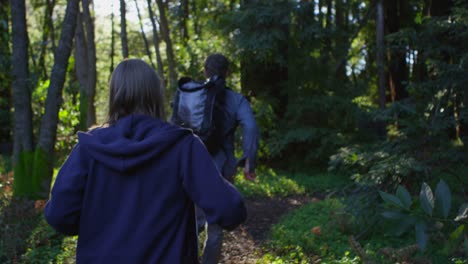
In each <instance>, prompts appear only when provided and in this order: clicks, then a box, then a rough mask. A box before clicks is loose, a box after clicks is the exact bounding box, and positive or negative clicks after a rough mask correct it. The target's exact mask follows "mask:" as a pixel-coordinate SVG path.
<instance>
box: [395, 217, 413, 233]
mask: <svg viewBox="0 0 468 264" xmlns="http://www.w3.org/2000/svg"><path fill="white" fill-rule="evenodd" d="M415 223H416V218H414V217H411V216H410V217H405V218H403V219H402V220H400V221H399V222H398V223H397V224H396V226H395V227H394V228H393V233H394V234H395V235H396V236H401V235H403V234H404V233H406V232H407V231H408V230H409V229H410V227H412V226H413V225H414V224H415Z"/></svg>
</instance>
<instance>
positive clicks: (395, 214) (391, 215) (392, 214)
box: [382, 211, 406, 220]
mask: <svg viewBox="0 0 468 264" xmlns="http://www.w3.org/2000/svg"><path fill="white" fill-rule="evenodd" d="M382 216H383V217H385V218H387V219H393V220H400V219H402V218H403V217H405V216H406V215H404V214H402V213H401V212H399V211H385V212H383V213H382Z"/></svg>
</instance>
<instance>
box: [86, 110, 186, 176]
mask: <svg viewBox="0 0 468 264" xmlns="http://www.w3.org/2000/svg"><path fill="white" fill-rule="evenodd" d="M190 134H192V132H191V131H190V130H188V129H184V128H180V127H177V126H173V125H170V124H168V123H166V122H163V121H161V120H158V119H156V118H153V117H150V116H144V115H129V116H126V117H123V118H121V119H119V120H118V121H117V122H116V123H115V124H113V125H110V126H109V127H102V128H97V129H94V130H92V131H90V132H87V133H83V132H80V133H78V140H79V144H80V146H81V149H82V152H84V153H86V154H85V156H90V157H91V158H93V159H95V160H97V161H98V162H100V163H102V164H103V165H105V166H107V167H109V168H111V169H114V170H117V171H120V172H127V171H130V170H132V169H134V168H136V167H138V166H141V165H143V164H145V163H147V162H150V161H153V160H154V159H155V158H157V157H158V156H159V155H161V154H163V153H165V152H166V151H167V150H168V149H170V148H171V147H172V146H173V145H175V144H176V143H177V142H180V141H181V140H182V138H184V137H186V136H188V135H190Z"/></svg>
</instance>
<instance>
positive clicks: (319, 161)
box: [0, 0, 468, 196]
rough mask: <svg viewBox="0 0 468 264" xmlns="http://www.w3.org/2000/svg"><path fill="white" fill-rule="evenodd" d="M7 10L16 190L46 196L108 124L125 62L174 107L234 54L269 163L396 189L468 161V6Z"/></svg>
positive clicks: (165, 4) (378, 2)
mask: <svg viewBox="0 0 468 264" xmlns="http://www.w3.org/2000/svg"><path fill="white" fill-rule="evenodd" d="M0 7H1V8H0V12H1V16H0V31H1V32H0V38H2V42H3V43H8V45H2V46H1V48H0V68H1V69H0V94H1V100H0V117H1V119H0V122H1V124H0V150H1V151H2V153H5V154H8V155H12V157H13V158H12V163H13V168H14V171H15V192H16V193H17V194H18V195H39V196H41V195H44V194H46V193H48V190H49V188H50V187H49V183H50V180H51V176H52V168H53V167H54V166H57V165H59V164H60V163H61V162H62V161H63V158H64V156H65V155H66V153H68V151H69V150H70V149H71V148H72V147H73V145H74V143H75V141H76V137H75V136H74V135H75V133H76V132H77V131H78V130H86V129H88V128H89V127H91V126H93V125H95V124H102V123H103V122H105V119H106V113H107V112H106V111H107V106H106V104H107V101H106V100H107V93H108V80H109V77H110V74H111V72H112V71H113V69H114V67H115V66H116V64H117V63H118V62H119V61H121V60H122V59H124V58H126V57H136V58H142V59H144V60H145V61H147V62H149V63H150V64H151V65H152V66H153V67H154V68H155V70H156V71H157V72H158V73H159V74H160V75H161V76H162V78H163V80H164V83H165V87H166V99H167V100H168V101H169V100H171V97H172V95H173V92H174V91H175V88H176V87H175V86H176V82H177V79H178V78H179V77H181V76H192V77H194V78H196V79H202V66H203V60H204V58H205V57H206V56H207V55H208V54H210V53H213V52H221V53H224V54H225V55H226V56H227V57H229V58H230V59H231V70H230V72H231V75H230V78H229V79H228V84H229V86H230V87H232V88H233V89H235V90H238V91H241V92H242V93H244V94H245V95H246V96H247V97H248V99H249V100H250V101H251V103H252V105H253V108H254V111H255V114H256V117H257V121H258V123H259V125H260V128H261V136H262V140H261V153H260V157H259V159H260V164H264V165H267V166H275V167H278V168H283V169H293V170H304V169H308V168H314V167H321V168H326V167H329V169H334V170H341V169H344V170H346V171H347V173H348V174H349V175H350V176H352V177H354V179H355V180H356V181H358V182H367V183H372V184H380V185H384V186H387V187H388V186H395V184H400V183H405V184H408V185H410V186H415V187H416V186H419V183H420V182H421V181H423V180H427V179H431V177H432V178H434V180H435V175H438V173H439V172H441V171H448V172H451V171H453V169H454V168H460V167H463V166H466V165H467V164H466V144H467V136H468V119H467V118H468V110H467V105H468V101H467V100H468V95H467V89H466V87H467V84H468V75H467V74H466V73H467V69H468V63H467V62H468V50H467V49H468V46H467V45H466V43H468V30H467V29H468V28H467V26H468V9H467V8H468V6H467V3H466V1H461V0H460V1H459V0H452V1H446V0H432V1H426V0H398V1H393V0H366V1H355V0H301V1H295V0H289V1H288V0H275V1H266V0H265V1H263V0H241V1H236V0H224V1H214V0H197V1H188V0H180V1H175V0H155V1H152V0H135V1H130V0H128V1H124V0H120V1H116V0H113V1H94V2H93V1H92V0H69V1H64V0H28V1H25V0H14V1H13V0H12V1H6V0H2V1H1V6H0ZM166 105H169V104H166ZM166 112H167V114H169V113H170V108H169V106H167V109H166ZM457 177H458V178H460V177H462V176H461V175H457V176H456V177H455V178H457ZM465 184H466V183H465Z"/></svg>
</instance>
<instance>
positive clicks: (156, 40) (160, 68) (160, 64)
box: [146, 0, 164, 80]
mask: <svg viewBox="0 0 468 264" xmlns="http://www.w3.org/2000/svg"><path fill="white" fill-rule="evenodd" d="M146 2H147V3H148V12H149V17H150V20H151V25H152V26H153V42H154V49H155V50H156V63H157V64H158V74H159V77H161V79H162V80H164V66H163V62H162V58H161V51H160V50H159V37H158V29H157V26H156V19H155V18H154V12H153V8H152V6H151V0H147V1H146Z"/></svg>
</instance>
